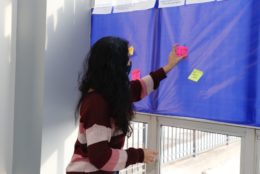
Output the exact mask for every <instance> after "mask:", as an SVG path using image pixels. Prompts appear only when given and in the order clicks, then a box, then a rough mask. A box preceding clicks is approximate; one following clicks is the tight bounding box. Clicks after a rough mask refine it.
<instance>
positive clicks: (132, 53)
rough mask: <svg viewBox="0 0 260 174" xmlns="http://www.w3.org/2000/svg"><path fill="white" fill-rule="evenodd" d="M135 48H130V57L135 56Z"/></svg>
mask: <svg viewBox="0 0 260 174" xmlns="http://www.w3.org/2000/svg"><path fill="white" fill-rule="evenodd" d="M134 50H135V49H134V47H133V46H131V47H129V48H128V54H129V56H133V55H134Z"/></svg>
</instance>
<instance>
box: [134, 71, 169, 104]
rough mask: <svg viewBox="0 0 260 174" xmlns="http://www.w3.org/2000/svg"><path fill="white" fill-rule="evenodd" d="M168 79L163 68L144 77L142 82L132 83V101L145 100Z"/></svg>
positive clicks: (135, 81)
mask: <svg viewBox="0 0 260 174" xmlns="http://www.w3.org/2000/svg"><path fill="white" fill-rule="evenodd" d="M165 78H166V73H165V72H164V70H163V68H160V69H158V70H156V71H154V72H151V73H150V74H149V75H147V76H145V77H143V78H142V79H141V80H133V81H131V82H130V88H131V93H132V101H134V102H136V101H139V100H141V99H143V98H144V97H145V96H147V95H148V94H149V93H150V92H152V91H153V90H155V89H157V88H158V87H159V85H160V82H161V81H162V80H163V79H165Z"/></svg>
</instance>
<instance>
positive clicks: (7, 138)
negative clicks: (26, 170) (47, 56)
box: [0, 0, 15, 174]
mask: <svg viewBox="0 0 260 174" xmlns="http://www.w3.org/2000/svg"><path fill="white" fill-rule="evenodd" d="M14 11H15V5H14V4H13V3H12V0H1V1H0V12H1V15H0V82H1V85H0V173H1V174H7V173H8V174H9V173H12V154H13V119H14V115H13V107H14V77H15V74H14V73H15V54H13V53H14V52H15V51H14V50H13V49H14V48H15V39H14V38H15V37H13V36H15V33H14V30H13V27H15V25H14V23H15V21H14V20H12V18H13V16H14V15H15V13H14ZM12 21H13V22H14V23H13V22H12Z"/></svg>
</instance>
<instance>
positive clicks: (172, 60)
mask: <svg viewBox="0 0 260 174" xmlns="http://www.w3.org/2000/svg"><path fill="white" fill-rule="evenodd" d="M176 46H177V45H174V46H173V47H172V50H171V52H170V54H169V57H168V64H167V65H165V66H164V67H163V69H164V71H165V73H168V72H169V71H170V70H171V69H172V68H173V67H175V66H176V65H177V64H178V63H179V61H180V60H182V59H183V58H184V57H185V56H177V55H176V53H175V49H176Z"/></svg>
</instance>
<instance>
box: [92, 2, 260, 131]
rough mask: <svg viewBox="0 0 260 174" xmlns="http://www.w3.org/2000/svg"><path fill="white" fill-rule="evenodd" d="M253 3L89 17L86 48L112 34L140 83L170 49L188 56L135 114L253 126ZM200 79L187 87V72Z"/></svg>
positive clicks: (256, 21)
mask: <svg viewBox="0 0 260 174" xmlns="http://www.w3.org/2000/svg"><path fill="white" fill-rule="evenodd" d="M259 32H260V1H258V0H246V1H245V0H226V1H221V2H217V1H216V2H211V3H203V4H193V5H184V6H180V7H171V8H161V9H159V8H156V7H155V8H153V9H150V10H143V11H134V12H126V13H115V14H106V15H94V14H93V15H92V32H91V42H92V43H94V42H96V41H97V40H98V39H99V38H101V37H104V36H108V35H113V36H119V37H123V38H125V39H127V40H128V41H129V42H130V44H131V45H133V46H134V48H135V55H134V57H133V58H132V61H133V69H137V68H138V69H140V70H141V76H144V75H146V74H148V73H149V72H150V71H151V70H155V69H156V68H159V67H161V66H163V65H165V64H166V62H167V57H168V53H169V51H170V50H171V46H172V45H173V44H174V43H180V44H185V45H186V46H187V47H188V48H189V56H188V58H187V59H185V60H184V61H182V62H181V63H180V64H178V65H177V67H175V69H174V70H172V71H171V72H170V73H169V74H168V78H167V79H165V80H164V81H163V82H162V83H161V85H160V88H159V89H158V90H157V91H155V92H153V93H152V94H151V95H150V96H148V97H146V98H145V99H144V100H142V101H141V102H138V103H136V104H135V106H136V110H137V111H141V112H147V113H154V114H160V115H172V116H182V117H192V118H200V119H207V120H214V121H220V122H227V123H235V124H242V125H249V126H260V46H259V40H260V33H259ZM195 68H197V69H199V70H201V71H203V72H204V75H203V76H202V78H201V79H200V80H199V81H198V82H193V81H191V80H188V76H189V75H190V73H191V72H192V71H193V69H195Z"/></svg>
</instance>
